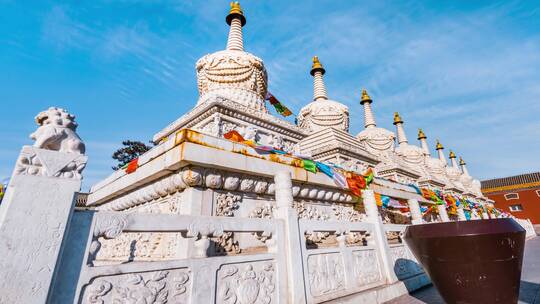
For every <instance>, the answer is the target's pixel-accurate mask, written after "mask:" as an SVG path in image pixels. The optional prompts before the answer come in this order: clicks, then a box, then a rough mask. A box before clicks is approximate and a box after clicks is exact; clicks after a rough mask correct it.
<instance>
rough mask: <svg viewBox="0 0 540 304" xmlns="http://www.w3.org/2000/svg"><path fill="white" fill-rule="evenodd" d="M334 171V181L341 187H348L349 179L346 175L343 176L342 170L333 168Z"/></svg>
mask: <svg viewBox="0 0 540 304" xmlns="http://www.w3.org/2000/svg"><path fill="white" fill-rule="evenodd" d="M332 172H333V173H334V175H333V176H332V179H333V180H334V183H335V184H336V185H338V186H340V187H341V188H347V179H346V178H345V176H343V174H341V172H339V171H338V170H336V169H333V168H332Z"/></svg>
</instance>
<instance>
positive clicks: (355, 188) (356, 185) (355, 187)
mask: <svg viewBox="0 0 540 304" xmlns="http://www.w3.org/2000/svg"><path fill="white" fill-rule="evenodd" d="M347 185H348V186H349V190H351V192H352V193H353V194H354V195H356V196H362V190H364V189H366V179H365V178H364V177H363V176H362V175H358V174H354V173H352V172H348V174H347Z"/></svg>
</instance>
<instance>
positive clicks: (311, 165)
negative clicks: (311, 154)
mask: <svg viewBox="0 0 540 304" xmlns="http://www.w3.org/2000/svg"><path fill="white" fill-rule="evenodd" d="M302 161H303V162H304V169H305V170H307V171H309V172H313V173H317V165H316V164H315V162H314V161H312V160H309V159H303V160H302Z"/></svg>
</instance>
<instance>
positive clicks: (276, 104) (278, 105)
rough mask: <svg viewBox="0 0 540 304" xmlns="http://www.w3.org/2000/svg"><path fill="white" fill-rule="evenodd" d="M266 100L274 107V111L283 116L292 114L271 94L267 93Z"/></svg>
mask: <svg viewBox="0 0 540 304" xmlns="http://www.w3.org/2000/svg"><path fill="white" fill-rule="evenodd" d="M266 100H268V102H270V104H271V105H273V106H274V109H276V111H277V112H278V113H279V114H281V115H282V116H284V117H287V116H289V115H291V114H292V112H291V110H289V109H288V108H287V107H286V106H284V105H283V104H282V103H281V102H279V100H278V99H277V98H276V97H275V96H274V95H272V94H271V93H270V92H267V93H266Z"/></svg>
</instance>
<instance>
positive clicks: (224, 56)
mask: <svg viewBox="0 0 540 304" xmlns="http://www.w3.org/2000/svg"><path fill="white" fill-rule="evenodd" d="M226 21H227V23H228V24H229V25H230V30H229V38H228V40H227V49H226V50H222V51H218V52H215V53H212V54H208V55H205V56H203V57H202V58H200V59H199V60H198V61H197V63H196V70H197V86H198V89H199V101H198V104H200V103H203V102H205V101H207V100H209V99H215V98H216V97H224V98H227V99H230V100H232V101H235V102H238V103H240V104H242V105H244V106H247V107H250V108H253V109H256V110H259V111H263V112H268V111H267V109H266V105H265V96H266V92H267V88H268V76H267V73H266V69H265V67H264V63H263V61H262V60H261V59H260V58H259V57H257V56H254V55H252V54H250V53H248V52H245V51H244V45H243V37H242V26H244V25H245V24H246V18H245V17H244V14H243V12H242V10H241V8H240V4H239V3H238V2H233V3H231V10H230V13H229V15H228V16H227V18H226Z"/></svg>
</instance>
